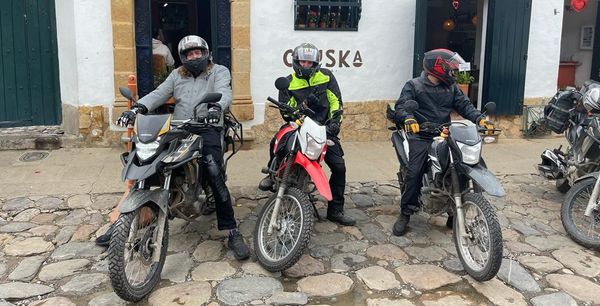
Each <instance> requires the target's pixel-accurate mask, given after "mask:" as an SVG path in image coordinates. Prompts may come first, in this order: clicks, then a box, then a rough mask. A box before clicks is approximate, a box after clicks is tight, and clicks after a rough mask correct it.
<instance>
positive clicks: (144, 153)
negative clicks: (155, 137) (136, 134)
mask: <svg viewBox="0 0 600 306" xmlns="http://www.w3.org/2000/svg"><path fill="white" fill-rule="evenodd" d="M158 146H159V143H158V141H154V142H151V143H141V142H138V143H136V144H135V148H136V151H135V154H137V156H138V157H139V158H140V159H141V160H142V161H144V160H146V159H148V158H150V157H152V156H153V155H154V154H156V149H158Z"/></svg>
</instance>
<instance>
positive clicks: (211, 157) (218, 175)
mask: <svg viewBox="0 0 600 306" xmlns="http://www.w3.org/2000/svg"><path fill="white" fill-rule="evenodd" d="M177 49H178V53H179V58H180V60H181V63H182V64H183V66H182V67H179V68H178V69H175V70H173V72H172V73H171V74H170V75H169V77H168V78H167V79H166V80H165V81H164V82H163V83H162V84H161V85H160V86H158V88H156V89H155V90H154V91H152V92H151V93H149V94H148V95H146V96H145V97H143V98H141V99H140V100H139V101H138V103H137V105H134V106H133V107H132V108H131V110H129V111H126V112H124V113H123V114H122V115H121V116H120V117H119V119H118V121H117V123H118V124H119V125H122V126H127V125H129V124H131V123H132V122H133V120H135V116H136V114H137V113H140V114H145V113H147V112H148V111H151V110H154V109H156V108H157V107H159V106H161V105H163V104H164V103H165V102H167V99H169V97H171V96H173V98H174V99H175V103H176V104H175V110H174V113H173V118H174V119H176V120H185V119H190V118H191V117H192V112H193V110H194V107H195V106H196V105H198V102H200V101H201V100H202V98H203V97H204V96H205V95H206V94H207V93H210V92H217V93H221V94H222V97H221V100H220V101H219V102H217V103H215V104H210V105H207V104H201V105H200V106H199V107H198V110H197V113H196V114H197V115H198V117H204V118H206V119H207V121H208V123H210V128H209V129H208V130H202V131H192V132H194V133H195V134H198V135H200V136H202V139H203V144H202V156H203V161H202V166H203V171H204V173H207V174H208V182H209V185H210V187H211V189H212V191H213V193H214V195H215V200H216V202H217V205H216V206H217V207H216V208H217V227H218V229H219V230H229V239H228V246H229V248H230V249H231V250H232V251H233V253H234V255H235V257H236V258H237V259H238V260H241V259H246V258H248V257H249V256H250V252H249V250H248V247H247V246H246V244H245V243H244V238H243V237H242V235H241V234H240V232H239V231H238V229H237V223H236V220H235V217H234V212H233V207H232V203H231V197H230V195H229V190H228V189H227V186H226V185H225V179H224V169H223V167H222V165H223V161H222V159H223V156H222V147H221V146H222V138H223V135H222V131H223V120H224V118H223V112H224V111H226V110H227V109H228V108H229V106H230V105H231V75H230V73H229V69H227V67H225V66H221V65H218V64H215V63H214V62H213V61H212V55H211V53H210V50H209V48H208V44H207V43H206V41H205V40H204V39H202V38H201V37H199V36H195V35H189V36H186V37H184V38H183V39H181V41H180V42H179V46H178V48H177Z"/></svg>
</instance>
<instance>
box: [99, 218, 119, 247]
mask: <svg viewBox="0 0 600 306" xmlns="http://www.w3.org/2000/svg"><path fill="white" fill-rule="evenodd" d="M114 227H115V224H114V223H113V224H111V225H110V227H109V228H108V229H107V230H106V233H104V234H102V235H100V236H98V237H97V238H96V245H99V246H104V247H107V246H108V244H109V243H110V237H111V236H112V232H113V230H114Z"/></svg>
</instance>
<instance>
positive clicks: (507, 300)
mask: <svg viewBox="0 0 600 306" xmlns="http://www.w3.org/2000/svg"><path fill="white" fill-rule="evenodd" d="M501 179H502V182H503V185H504V187H505V189H506V190H507V196H506V197H505V198H502V199H490V200H491V201H492V203H493V204H494V206H495V207H496V208H497V209H498V217H499V220H500V223H501V225H502V228H503V232H502V234H503V239H504V261H503V265H502V267H501V270H500V273H499V274H498V276H497V277H496V278H495V279H493V280H491V281H488V282H485V283H478V282H476V281H474V280H472V279H471V278H469V277H468V276H466V273H465V272H464V271H463V269H462V266H461V264H460V262H459V261H458V259H457V257H456V250H455V247H454V244H453V242H452V236H451V231H450V230H448V229H446V227H445V218H444V217H442V216H437V217H430V216H427V215H425V214H419V215H417V216H415V217H413V218H412V220H411V223H410V226H411V227H410V230H409V232H408V233H407V235H406V236H405V237H394V236H392V235H391V234H390V229H391V226H392V224H393V222H394V221H395V219H396V217H397V212H398V205H399V196H398V190H397V189H396V188H394V187H393V186H394V183H393V182H390V183H389V184H379V185H377V184H374V183H366V184H358V183H355V184H350V185H349V186H348V188H347V205H346V207H347V210H346V213H347V214H349V215H351V216H353V217H354V218H356V219H357V220H358V224H357V226H356V227H340V226H337V225H335V224H333V223H331V222H328V221H323V222H317V223H316V225H315V230H314V236H313V237H312V240H311V244H310V247H309V249H308V250H307V251H306V252H305V254H304V255H303V257H302V258H301V260H300V261H299V263H298V264H297V265H296V266H294V267H292V268H290V269H289V270H287V271H284V272H283V273H282V274H281V273H276V274H272V273H268V272H266V271H265V270H263V269H262V268H261V267H260V265H258V263H257V262H256V260H255V259H254V258H251V259H249V260H246V261H243V262H238V261H236V260H234V259H233V255H232V254H231V252H229V251H228V250H227V247H226V238H225V237H226V236H225V234H224V233H222V232H219V231H217V230H216V228H215V217H214V216H208V217H201V218H199V219H198V220H197V221H196V222H193V223H188V222H186V221H183V220H180V219H175V220H174V221H172V222H171V223H170V238H169V240H170V243H169V254H168V257H167V260H166V264H165V268H164V271H163V274H162V281H161V283H160V284H159V286H158V287H157V288H156V289H155V290H154V292H153V293H152V294H151V295H150V296H149V298H148V299H146V300H144V301H142V302H141V303H140V304H141V305H202V304H207V303H208V304H209V305H224V304H238V303H241V304H251V305H263V304H271V305H284V304H285V305H287V304H312V305H315V304H328V305H373V306H374V305H428V306H429V305H492V304H497V305H528V304H531V305H592V304H600V285H598V282H599V281H600V277H599V275H600V255H599V254H598V253H597V252H593V251H590V250H586V249H584V248H582V247H580V246H578V245H577V244H575V243H574V242H572V241H571V240H570V239H569V238H568V237H567V236H566V235H565V231H564V229H563V227H562V224H561V222H560V204H561V202H562V199H563V195H562V194H559V193H558V192H556V191H555V190H554V184H553V182H547V181H545V180H544V179H543V178H541V177H539V176H536V175H514V176H505V177H502V178H501ZM232 193H233V194H234V196H235V197H236V198H237V201H236V207H235V210H236V217H237V218H238V219H239V220H240V229H241V231H242V233H243V234H244V236H245V237H246V240H247V242H249V243H250V242H251V233H252V230H253V228H254V224H255V222H256V221H255V220H256V213H257V211H258V209H259V208H260V206H261V205H262V204H263V203H264V202H265V201H266V198H267V196H268V194H257V193H256V191H255V190H254V189H253V188H247V187H246V188H233V190H232ZM119 197H120V194H91V195H90V194H75V195H63V196H48V197H46V196H36V197H28V198H11V199H0V207H2V211H0V306H5V305H13V304H14V305H46V306H48V305H125V304H126V303H125V302H123V301H121V300H120V299H119V298H118V297H117V296H116V295H115V294H114V293H113V292H112V289H111V287H110V281H109V278H108V274H107V266H108V263H107V260H106V252H105V249H104V248H100V247H97V246H95V245H94V243H93V242H92V241H93V239H94V238H95V237H96V236H97V235H99V234H102V233H103V232H104V231H105V230H106V228H107V225H106V220H107V213H108V211H109V210H110V208H111V207H112V206H113V205H114V203H116V202H117V201H118V199H119ZM320 209H321V210H323V209H324V207H323V206H322V205H321V206H320ZM322 212H323V211H322ZM2 299H4V300H2ZM40 300H43V301H40ZM42 302H45V303H42Z"/></svg>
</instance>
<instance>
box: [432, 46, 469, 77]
mask: <svg viewBox="0 0 600 306" xmlns="http://www.w3.org/2000/svg"><path fill="white" fill-rule="evenodd" d="M464 63H465V60H464V59H463V58H462V57H461V56H460V54H458V53H456V52H453V51H450V50H448V49H435V50H431V51H428V52H425V56H424V57H423V69H424V70H425V71H426V72H427V73H428V74H431V75H432V76H434V77H435V78H437V79H438V80H440V81H441V82H443V83H444V84H446V85H452V84H454V82H455V80H454V70H457V69H458V65H460V64H464Z"/></svg>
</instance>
